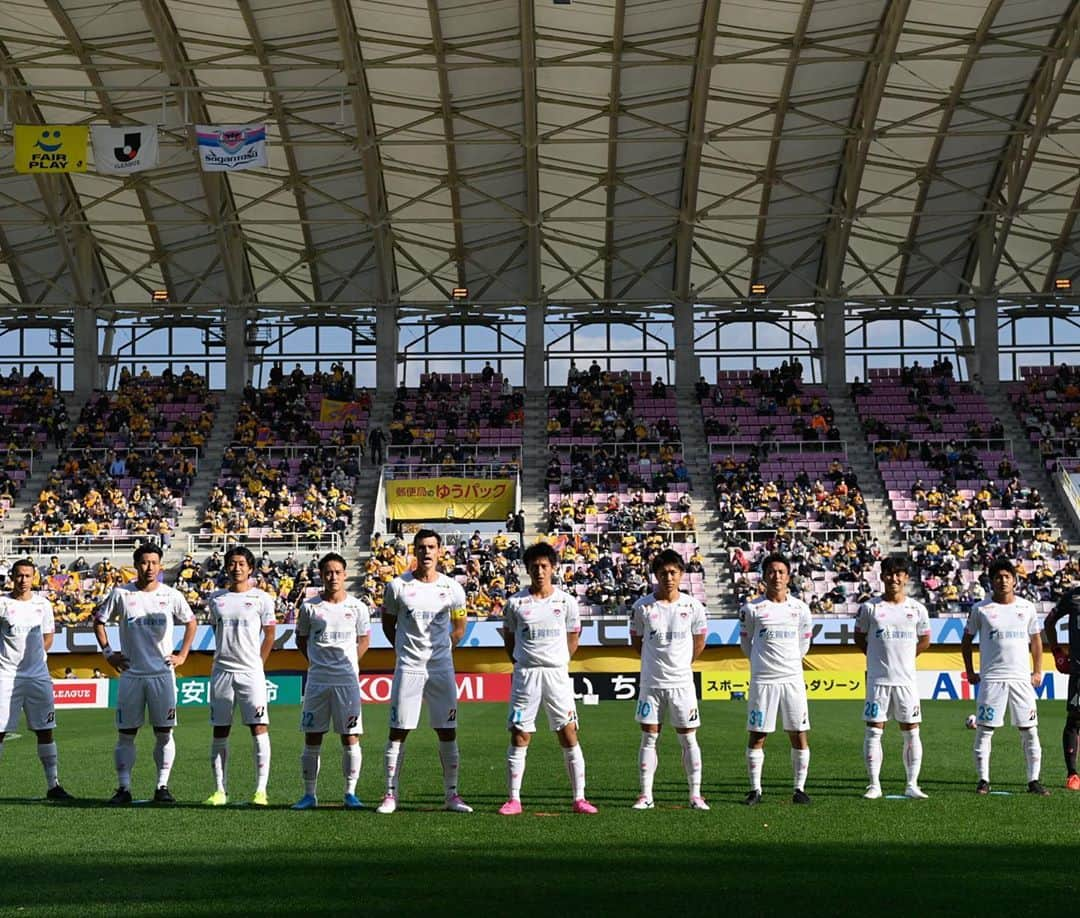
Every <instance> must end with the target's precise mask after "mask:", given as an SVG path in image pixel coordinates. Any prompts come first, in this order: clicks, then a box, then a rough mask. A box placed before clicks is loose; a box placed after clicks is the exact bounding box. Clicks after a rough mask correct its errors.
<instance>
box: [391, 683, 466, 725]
mask: <svg viewBox="0 0 1080 918" xmlns="http://www.w3.org/2000/svg"><path fill="white" fill-rule="evenodd" d="M425 701H426V702H427V706H428V721H429V723H430V724H431V727H432V729H433V730H450V729H453V728H455V727H457V683H456V682H455V681H454V671H453V670H452V669H438V670H434V671H432V672H427V673H415V672H406V671H404V670H400V669H395V670H394V686H393V688H392V689H391V690H390V729H392V730H415V729H416V726H417V724H419V723H420V707H421V705H422V704H423V703H424V702H425Z"/></svg>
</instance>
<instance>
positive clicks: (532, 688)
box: [499, 542, 597, 816]
mask: <svg viewBox="0 0 1080 918" xmlns="http://www.w3.org/2000/svg"><path fill="white" fill-rule="evenodd" d="M523 560H524V562H525V569H526V570H527V571H528V572H529V581H530V583H529V586H528V587H527V588H526V589H524V590H520V591H518V592H517V593H515V594H514V595H513V596H511V597H510V598H509V599H508V600H507V601H506V606H505V607H504V609H503V617H504V619H505V624H504V626H503V629H502V635H503V643H504V644H505V645H506V652H507V653H508V654H509V655H510V659H511V660H513V661H514V677H513V682H512V685H511V689H510V716H509V718H508V720H507V729H508V730H509V731H510V748H509V749H507V751H506V783H507V787H508V789H509V794H510V796H509V799H508V800H507V801H506V803H504V804H503V805H502V807H501V808H500V810H499V813H500V815H502V816H517V815H519V814H520V813H521V782H522V779H523V777H524V775H525V756H526V754H527V753H528V751H529V741H530V740H531V739H532V735H533V734H534V733H535V732H536V715H537V713H538V712H539V711H540V708H541V706H542V707H543V709H544V712H545V713H546V714H547V720H548V726H549V727H550V728H551V729H552V730H554V731H555V732H556V733H557V734H558V737H559V745H560V746H562V750H563V758H564V759H565V760H566V770H567V772H568V773H569V775H570V789H571V797H572V799H573V809H574V812H575V813H583V814H586V815H592V814H593V813H595V812H596V811H597V810H596V807H595V806H593V805H592V804H591V803H589V801H588V800H586V799H585V756H584V755H583V754H582V752H581V746H579V745H578V732H577V723H578V719H577V706H576V704H575V703H574V684H573V683H572V682H571V681H570V673H569V672H568V671H567V666H568V665H569V663H570V658H571V657H572V656H573V655H574V652H575V651H576V650H577V647H578V640H579V638H580V637H581V617H580V614H579V612H578V604H577V600H576V599H575V598H574V597H573V596H571V595H570V594H569V593H565V592H563V591H562V590H560V589H557V588H556V587H555V586H554V585H553V583H552V578H553V577H554V575H555V571H556V568H557V566H558V563H559V555H558V553H557V552H556V551H555V549H554V548H553V547H552V546H551V545H549V544H548V543H547V542H537V543H536V544H535V545H532V546H530V547H529V548H528V549H526V551H525V555H524V558H523Z"/></svg>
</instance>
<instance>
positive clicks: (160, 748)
mask: <svg viewBox="0 0 1080 918" xmlns="http://www.w3.org/2000/svg"><path fill="white" fill-rule="evenodd" d="M175 759H176V741H175V740H173V735H172V730H170V731H169V732H168V733H155V734H154V764H155V765H157V770H158V776H157V784H156V785H154V786H155V787H168V786H169V775H170V774H172V767H173V761H174V760H175Z"/></svg>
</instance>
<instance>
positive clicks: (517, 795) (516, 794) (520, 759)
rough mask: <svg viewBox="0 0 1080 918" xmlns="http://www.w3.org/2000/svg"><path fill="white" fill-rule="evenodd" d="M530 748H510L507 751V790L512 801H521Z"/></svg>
mask: <svg viewBox="0 0 1080 918" xmlns="http://www.w3.org/2000/svg"><path fill="white" fill-rule="evenodd" d="M528 754H529V747H528V746H510V747H509V748H507V750H506V789H507V792H508V794H509V796H510V799H511V800H520V799H521V783H522V781H524V780H525V758H526V756H527V755H528Z"/></svg>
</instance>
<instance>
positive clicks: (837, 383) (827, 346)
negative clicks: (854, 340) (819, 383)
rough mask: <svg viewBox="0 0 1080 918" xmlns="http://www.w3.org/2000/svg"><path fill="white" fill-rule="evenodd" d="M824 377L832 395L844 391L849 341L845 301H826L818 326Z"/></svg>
mask: <svg viewBox="0 0 1080 918" xmlns="http://www.w3.org/2000/svg"><path fill="white" fill-rule="evenodd" d="M818 328H819V329H820V332H819V334H820V339H819V340H818V346H819V347H820V348H821V363H822V376H823V377H824V382H825V387H826V389H828V391H829V394H830V395H840V394H841V393H843V391H844V383H845V377H846V376H847V339H846V336H845V334H844V301H843V300H826V301H825V304H824V310H823V315H822V320H821V323H820V325H819V326H818Z"/></svg>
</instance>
